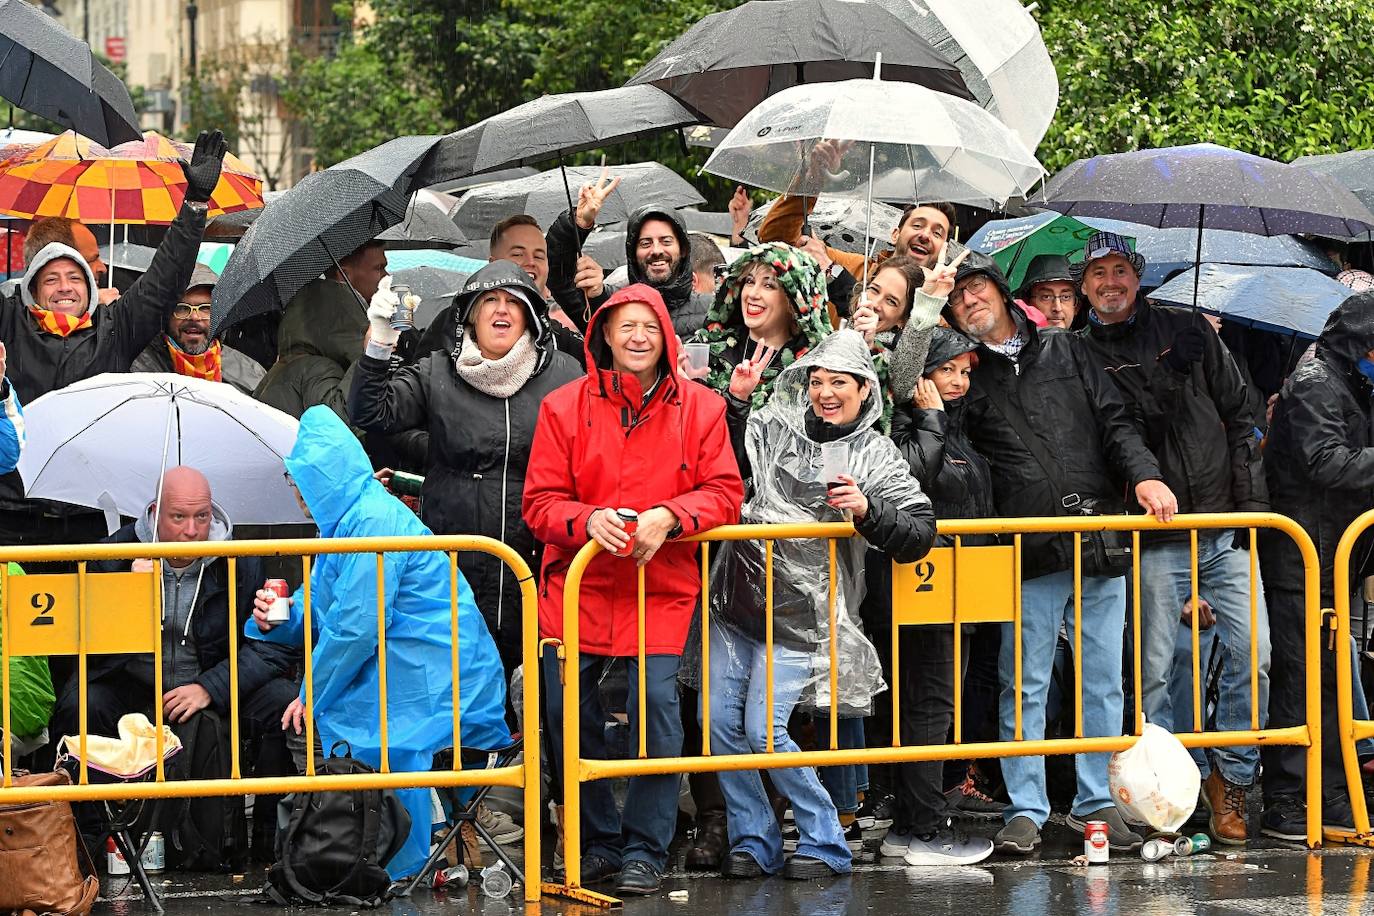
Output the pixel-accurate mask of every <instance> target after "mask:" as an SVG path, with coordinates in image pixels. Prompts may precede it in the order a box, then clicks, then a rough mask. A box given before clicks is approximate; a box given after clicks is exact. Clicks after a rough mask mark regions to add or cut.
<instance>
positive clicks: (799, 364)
mask: <svg viewBox="0 0 1374 916" xmlns="http://www.w3.org/2000/svg"><path fill="white" fill-rule="evenodd" d="M812 369H828V370H830V371H831V372H847V373H849V374H850V375H853V376H856V377H858V378H860V379H863V380H864V381H866V382H868V396H867V397H866V398H865V399H864V403H863V406H862V407H861V408H860V409H859V417H858V421H857V422H856V423H855V424H854V426H853V428H852V429H851V430H850V431H849V432H848V434H847V435H845V436H843V437H841V438H846V439H847V438H849V437H850V436H853V435H856V434H857V433H860V432H862V431H864V430H867V429H870V428H872V427H873V426H875V425H876V424H877V423H878V421H879V420H880V419H882V415H883V398H882V385H881V384H880V383H879V382H878V372H877V370H876V369H874V368H873V358H872V356H871V355H870V353H869V347H868V343H867V342H866V341H865V340H864V338H863V335H862V334H860V333H859V332H858V331H853V330H849V329H844V330H840V331H835V332H834V333H832V334H828V335H826V337H825V339H824V340H822V341H821V342H820V343H818V344H817V345H816V346H815V348H813V349H812V350H811V351H810V352H808V353H807V354H806V355H805V356H803V357H802V358H801V359H799V360H797V361H796V362H795V363H793V364H792V365H790V366H788V367H787V368H786V369H784V370H783V371H782V373H781V374H779V375H778V379H777V381H775V382H774V383H773V396H772V397H771V398H769V400H768V403H767V404H765V405H764V408H763V409H764V410H765V411H768V412H770V413H773V412H777V413H778V415H780V416H781V417H782V419H783V421H784V422H785V423H786V424H787V426H788V427H789V428H790V429H792V430H793V431H794V432H795V433H796V434H797V435H799V436H807V437H808V438H809V434H808V433H807V431H806V427H807V423H806V417H807V415H808V414H812V413H813V412H812V410H811V398H810V397H808V395H807V393H806V392H807V388H808V387H809V386H810V380H811V370H812Z"/></svg>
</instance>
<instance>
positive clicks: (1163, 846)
mask: <svg viewBox="0 0 1374 916" xmlns="http://www.w3.org/2000/svg"><path fill="white" fill-rule="evenodd" d="M1173 851H1174V844H1173V843H1170V842H1169V841H1168V840H1161V839H1160V838H1159V837H1155V838H1153V839H1149V840H1146V841H1145V845H1144V846H1142V847H1140V857H1141V858H1142V859H1144V860H1145V861H1146V862H1158V861H1159V860H1160V859H1162V858H1164V857H1165V856H1167V855H1170V854H1171V853H1173Z"/></svg>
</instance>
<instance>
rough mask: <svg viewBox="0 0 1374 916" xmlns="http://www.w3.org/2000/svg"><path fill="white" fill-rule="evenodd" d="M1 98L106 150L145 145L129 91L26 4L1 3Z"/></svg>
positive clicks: (77, 42)
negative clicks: (133, 142)
mask: <svg viewBox="0 0 1374 916" xmlns="http://www.w3.org/2000/svg"><path fill="white" fill-rule="evenodd" d="M0 97H3V98H5V99H7V100H9V101H10V102H11V103H13V104H14V105H16V106H18V107H19V108H22V109H24V110H25V111H31V112H33V113H34V114H36V115H38V116H40V117H43V118H47V119H48V120H49V121H54V122H56V123H58V124H61V125H62V126H63V127H71V128H74V129H75V130H76V131H77V133H80V134H84V135H85V136H87V137H90V138H91V139H92V140H94V141H95V142H96V143H99V144H101V145H102V146H114V145H116V144H119V143H125V142H128V141H130V140H141V139H143V133H142V131H141V130H140V129H139V126H138V115H137V114H135V112H134V103H133V100H132V99H130V98H129V89H128V87H126V86H125V85H124V84H123V83H122V82H120V80H119V77H117V76H115V75H114V74H113V73H111V72H110V71H109V70H108V69H107V68H106V67H105V66H103V65H102V64H101V63H99V62H98V61H97V60H96V59H95V57H94V55H92V54H91V46H90V45H88V44H86V42H84V41H81V40H80V39H78V38H76V37H75V36H73V35H72V34H71V33H70V32H68V31H67V30H66V29H64V28H62V27H61V26H60V25H58V24H57V23H56V22H55V21H54V20H53V18H52V17H51V16H48V15H47V14H46V13H44V12H43V11H42V10H40V9H39V8H38V7H36V6H34V5H33V4H31V3H28V2H26V0H0Z"/></svg>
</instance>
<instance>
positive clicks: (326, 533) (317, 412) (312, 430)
mask: <svg viewBox="0 0 1374 916" xmlns="http://www.w3.org/2000/svg"><path fill="white" fill-rule="evenodd" d="M286 470H287V473H289V474H290V475H291V479H292V480H294V481H295V482H296V488H297V489H298V490H300V492H301V497H302V498H303V499H304V500H305V505H306V506H307V507H308V508H309V509H310V514H311V515H312V516H313V517H314V519H315V524H316V525H318V526H319V529H320V535H321V536H323V537H333V536H334V532H335V531H337V530H338V527H339V522H340V521H342V520H343V518H344V516H345V515H347V514H348V511H349V510H350V509H352V508H353V507H354V506H356V505H359V504H360V503H361V502H362V499H363V496H364V494H366V493H367V492H368V491H369V490H374V489H375V490H376V491H377V492H378V493H379V494H386V488H385V487H383V486H382V485H381V483H379V482H378V481H377V480H375V479H374V478H373V477H372V462H370V461H369V460H368V458H367V453H366V452H364V451H363V446H362V443H360V442H359V441H358V437H357V436H355V435H353V432H352V431H351V430H350V429H349V428H348V427H347V426H346V425H344V421H343V420H340V419H339V415H338V414H336V413H334V411H333V410H332V409H330V408H329V407H327V406H325V405H324V404H316V405H315V406H314V407H311V408H310V409H309V410H307V411H306V412H305V413H303V414H301V423H300V428H299V430H298V431H297V433H296V444H295V446H294V447H293V448H292V449H291V454H290V455H288V456H287V458H286Z"/></svg>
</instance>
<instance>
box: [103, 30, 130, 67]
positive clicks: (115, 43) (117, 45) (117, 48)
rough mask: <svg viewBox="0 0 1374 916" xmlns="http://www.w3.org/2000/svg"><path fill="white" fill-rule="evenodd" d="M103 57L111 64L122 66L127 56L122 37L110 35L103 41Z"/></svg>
mask: <svg viewBox="0 0 1374 916" xmlns="http://www.w3.org/2000/svg"><path fill="white" fill-rule="evenodd" d="M105 56H106V57H108V58H109V59H110V61H111V63H116V64H122V63H124V58H125V57H126V56H127V49H126V48H125V47H124V37H123V36H122V35H111V36H110V37H108V38H106V39H105Z"/></svg>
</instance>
